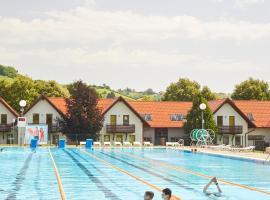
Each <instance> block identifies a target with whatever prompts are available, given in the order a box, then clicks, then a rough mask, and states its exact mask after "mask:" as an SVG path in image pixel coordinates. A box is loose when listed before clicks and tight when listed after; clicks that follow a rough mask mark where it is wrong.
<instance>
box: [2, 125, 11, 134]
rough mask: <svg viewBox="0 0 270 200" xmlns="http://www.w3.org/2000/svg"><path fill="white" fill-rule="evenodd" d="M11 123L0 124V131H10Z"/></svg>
mask: <svg viewBox="0 0 270 200" xmlns="http://www.w3.org/2000/svg"><path fill="white" fill-rule="evenodd" d="M11 129H12V124H0V132H11Z"/></svg>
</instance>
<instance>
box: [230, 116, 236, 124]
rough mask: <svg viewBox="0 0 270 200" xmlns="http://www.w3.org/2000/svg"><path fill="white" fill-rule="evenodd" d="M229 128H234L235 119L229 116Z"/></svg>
mask: <svg viewBox="0 0 270 200" xmlns="http://www.w3.org/2000/svg"><path fill="white" fill-rule="evenodd" d="M229 126H235V117H234V116H229Z"/></svg>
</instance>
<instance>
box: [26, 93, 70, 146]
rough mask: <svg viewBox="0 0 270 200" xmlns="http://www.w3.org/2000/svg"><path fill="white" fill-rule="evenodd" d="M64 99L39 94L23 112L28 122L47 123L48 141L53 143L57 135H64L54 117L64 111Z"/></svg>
mask: <svg viewBox="0 0 270 200" xmlns="http://www.w3.org/2000/svg"><path fill="white" fill-rule="evenodd" d="M65 109H66V106H65V100H64V98H58V97H46V96H44V95H41V96H40V97H39V98H38V99H37V100H36V101H35V102H34V103H33V104H32V105H31V106H30V107H29V108H28V109H27V110H26V111H25V113H24V116H25V117H26V118H27V123H28V124H47V125H48V140H49V143H53V144H55V143H56V142H57V141H58V139H59V137H64V136H63V135H62V134H61V133H60V131H59V127H58V124H57V121H56V119H57V118H61V117H63V115H64V113H65Z"/></svg>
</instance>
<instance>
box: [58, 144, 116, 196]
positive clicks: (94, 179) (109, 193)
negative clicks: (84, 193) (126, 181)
mask: <svg viewBox="0 0 270 200" xmlns="http://www.w3.org/2000/svg"><path fill="white" fill-rule="evenodd" d="M63 151H64V152H65V153H66V154H67V155H68V156H69V157H70V158H71V159H72V160H73V161H74V162H75V164H76V165H77V166H78V167H79V168H80V169H81V170H82V171H83V172H84V173H85V175H87V176H88V177H89V179H90V180H91V181H92V182H93V183H95V184H96V186H97V187H98V188H99V189H100V190H101V191H102V192H103V193H104V195H105V197H106V198H108V199H112V200H120V198H119V197H118V196H117V195H116V194H115V193H113V192H112V191H111V190H110V189H109V188H107V187H106V186H104V185H103V183H102V182H101V181H100V180H99V179H98V178H97V177H95V175H94V174H92V173H91V172H90V171H89V170H88V169H87V168H86V167H85V166H84V165H83V164H82V163H81V162H80V161H79V160H77V159H76V158H75V157H74V156H73V155H72V154H71V153H69V152H68V151H67V150H65V149H64V150H63Z"/></svg>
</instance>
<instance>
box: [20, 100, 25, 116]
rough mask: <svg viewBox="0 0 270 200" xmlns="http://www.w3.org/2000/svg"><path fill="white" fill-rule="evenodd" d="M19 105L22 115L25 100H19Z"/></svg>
mask: <svg viewBox="0 0 270 200" xmlns="http://www.w3.org/2000/svg"><path fill="white" fill-rule="evenodd" d="M19 105H20V107H21V116H23V111H24V107H25V106H26V101H25V100H20V102H19Z"/></svg>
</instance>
